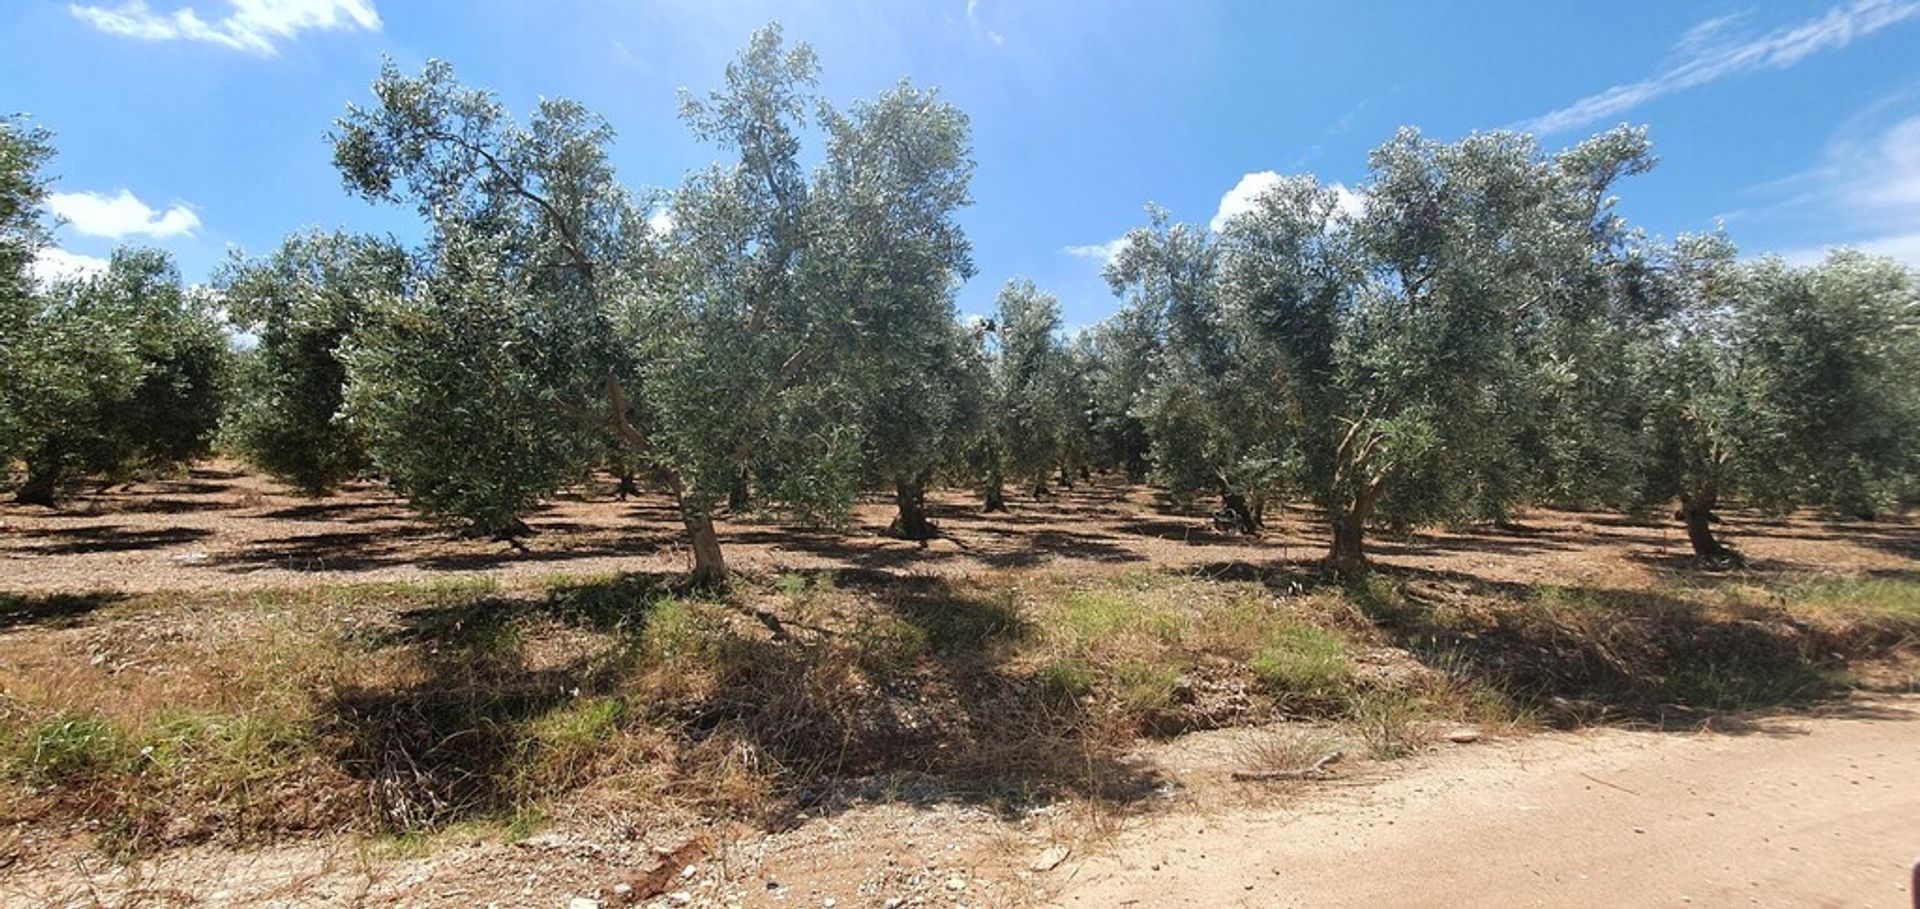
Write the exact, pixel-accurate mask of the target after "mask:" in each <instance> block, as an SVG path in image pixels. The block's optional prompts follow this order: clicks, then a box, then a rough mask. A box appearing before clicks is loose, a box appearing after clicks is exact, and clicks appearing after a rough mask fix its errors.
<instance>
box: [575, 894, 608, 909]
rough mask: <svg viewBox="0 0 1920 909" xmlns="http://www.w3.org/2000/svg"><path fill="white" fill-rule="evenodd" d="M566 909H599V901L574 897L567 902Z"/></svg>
mask: <svg viewBox="0 0 1920 909" xmlns="http://www.w3.org/2000/svg"><path fill="white" fill-rule="evenodd" d="M567 909H600V901H599V900H595V899H588V898H586V897H584V896H576V897H574V898H573V899H571V900H569V901H568V902H567Z"/></svg>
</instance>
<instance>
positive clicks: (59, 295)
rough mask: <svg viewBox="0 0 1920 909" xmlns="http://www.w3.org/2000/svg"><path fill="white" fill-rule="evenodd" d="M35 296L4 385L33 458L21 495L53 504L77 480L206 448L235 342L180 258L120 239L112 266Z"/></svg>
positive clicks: (170, 461)
mask: <svg viewBox="0 0 1920 909" xmlns="http://www.w3.org/2000/svg"><path fill="white" fill-rule="evenodd" d="M30 299H32V300H33V301H34V302H33V305H32V307H31V309H30V311H29V312H28V314H27V315H26V318H25V319H24V320H23V321H22V322H21V323H20V324H19V326H18V327H17V329H15V332H16V333H15V336H14V337H12V338H10V339H9V340H10V341H12V342H14V343H13V344H9V345H8V346H9V347H10V348H15V350H14V352H15V355H18V356H20V357H21V360H20V362H19V363H18V365H17V366H12V365H10V369H9V375H8V376H7V379H6V382H5V388H4V389H3V390H0V393H4V396H5V397H6V398H7V399H8V400H7V404H6V406H5V410H6V411H7V412H8V413H10V414H11V415H12V421H13V425H14V426H15V429H14V430H13V433H14V436H13V439H14V442H13V444H14V445H15V446H17V448H16V451H15V455H16V456H17V457H19V458H20V459H21V460H23V461H25V462H26V466H27V478H26V481H25V482H24V483H23V484H22V485H21V486H20V488H19V489H18V491H17V492H16V494H15V499H16V500H17V501H19V502H21V503H24V504H35V505H46V506H52V505H54V504H56V502H57V500H58V496H59V492H60V490H61V488H62V487H63V485H64V484H66V483H67V482H68V481H71V480H75V479H79V478H81V477H85V476H94V475H97V476H104V477H107V478H109V479H119V478H124V477H127V476H130V475H134V474H137V473H141V472H146V471H159V470H167V469H171V468H174V467H177V466H178V465H180V464H182V463H185V462H186V461H189V460H192V459H194V458H197V457H201V456H204V455H205V454H206V453H207V451H208V449H209V446H210V443H211V440H212V436H213V431H214V429H215V428H216V426H217V425H218V424H219V420H220V412H221V405H222V394H223V392H224V390H225V385H226V380H227V373H228V367H229V362H230V357H231V351H230V350H229V348H228V344H227V338H226V335H225V333H224V332H223V331H222V330H221V327H220V323H219V321H218V319H217V318H216V317H215V315H214V312H213V306H212V303H211V301H210V300H209V299H208V298H207V297H206V296H205V295H202V294H198V293H193V292H190V291H188V290H187V289H186V288H185V287H183V286H182V285H181V282H180V274H179V272H178V270H176V269H175V268H174V265H173V261H172V259H171V258H169V257H168V256H167V255H166V254H165V253H163V252H160V251H158V250H145V249H121V250H118V251H116V252H115V253H114V254H113V258H112V260H111V262H110V264H109V265H108V267H107V270H106V271H105V272H103V273H101V274H99V275H96V276H92V277H89V278H85V279H81V280H70V281H62V282H57V283H56V284H55V285H54V286H52V287H50V288H46V289H45V290H44V291H43V292H40V293H38V294H35V295H33V296H32V297H31V298H30ZM15 344H17V347H15Z"/></svg>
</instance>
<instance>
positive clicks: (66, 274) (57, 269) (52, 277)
mask: <svg viewBox="0 0 1920 909" xmlns="http://www.w3.org/2000/svg"><path fill="white" fill-rule="evenodd" d="M29 270H30V271H31V272H32V274H33V279H34V280H36V281H39V282H40V283H42V284H51V283H53V282H55V281H59V280H63V279H67V278H84V277H87V276H88V275H97V274H99V273H101V272H103V271H106V270H107V260H105V259H102V258H100V257H98V256H83V255H81V254H79V253H71V252H67V251H66V250H64V249H61V248H59V247H57V246H48V247H45V248H43V249H41V250H40V251H39V252H37V253H35V254H34V256H33V265H32V266H31V267H30V269H29Z"/></svg>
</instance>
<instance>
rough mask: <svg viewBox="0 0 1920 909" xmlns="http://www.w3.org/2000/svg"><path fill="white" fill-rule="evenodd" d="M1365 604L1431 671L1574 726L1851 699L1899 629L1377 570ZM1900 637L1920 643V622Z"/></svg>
mask: <svg viewBox="0 0 1920 909" xmlns="http://www.w3.org/2000/svg"><path fill="white" fill-rule="evenodd" d="M1347 595H1348V598H1349V600H1350V601H1351V602H1353V603H1354V605H1355V606H1356V607H1357V608H1358V609H1359V610H1360V611H1361V613H1362V614H1364V615H1366V616H1367V617H1368V618H1370V619H1371V620H1372V621H1373V622H1374V623H1375V625H1376V626H1377V627H1379V628H1380V629H1381V630H1383V631H1384V632H1385V633H1387V634H1388V635H1389V636H1390V637H1391V638H1392V639H1393V641H1394V643H1396V644H1397V645H1398V646H1400V647H1402V648H1404V649H1406V650H1407V651H1409V652H1411V653H1413V654H1414V655H1415V656H1416V657H1418V658H1419V659H1420V660H1421V661H1422V662H1423V663H1425V664H1426V665H1428V666H1429V667H1430V668H1432V669H1434V670H1436V671H1438V672H1441V673H1443V674H1446V675H1448V676H1452V677H1455V678H1458V679H1459V680H1462V681H1467V682H1472V683H1476V684H1481V685H1486V686H1489V687H1491V688H1492V689H1494V690H1496V691H1498V692H1500V693H1501V694H1502V695H1504V696H1505V697H1507V698H1508V699H1510V700H1511V701H1512V702H1514V703H1516V704H1518V705H1521V706H1523V707H1525V708H1527V709H1529V710H1532V711H1534V712H1536V713H1538V714H1539V715H1540V716H1542V717H1544V718H1546V719H1548V720H1549V721H1552V722H1556V723H1563V724H1584V723H1594V722H1626V723H1651V724H1655V725H1667V724H1676V725H1679V726H1682V727H1694V726H1697V725H1699V724H1700V723H1701V722H1703V721H1705V720H1708V719H1709V718H1710V719H1711V720H1712V725H1713V728H1714V729H1716V730H1719V731H1723V732H1738V731H1753V732H1759V731H1764V730H1763V729H1761V728H1759V727H1749V726H1748V725H1747V724H1746V723H1745V722H1744V721H1743V720H1742V719H1741V717H1742V716H1745V715H1749V714H1752V713H1754V712H1756V711H1761V712H1764V711H1771V710H1778V709H1782V708H1790V709H1802V708H1807V707H1810V706H1814V705H1819V704H1823V703H1827V702H1830V701H1832V700H1834V699H1837V698H1841V697H1844V696H1845V695H1846V694H1848V693H1849V691H1850V690H1851V689H1850V687H1849V686H1848V684H1847V682H1846V680H1845V678H1844V675H1843V673H1844V670H1845V669H1846V667H1847V665H1848V664H1849V663H1850V662H1852V661H1854V660H1859V659H1871V658H1875V657H1877V656H1883V655H1885V653H1886V649H1887V644H1888V638H1887V633H1888V632H1887V629H1873V630H1859V629H1851V628H1845V627H1832V628H1829V627H1822V626H1815V625H1810V624H1808V623H1806V622H1803V621H1801V620H1799V619H1797V618H1795V617H1794V616H1792V615H1791V614H1789V613H1788V612H1787V611H1786V610H1785V609H1784V608H1783V607H1781V606H1779V605H1778V604H1749V605H1745V606H1741V607H1738V608H1730V607H1709V606H1707V605H1706V604H1704V603H1702V602H1700V601H1697V600H1694V599H1688V598H1686V597H1683V596H1677V595H1675V594H1672V593H1668V592H1664V591H1653V590H1619V589H1609V588H1603V587H1592V586H1561V587H1530V586H1527V585H1521V584H1511V583H1497V582H1490V581H1486V580H1483V579H1480V578H1477V577H1474V576H1472V575H1467V574H1462V573H1458V572H1442V571H1432V570H1422V569H1412V568H1400V567H1391V568H1389V567H1381V568H1376V569H1375V570H1374V572H1373V573H1372V575H1371V576H1370V577H1368V578H1367V579H1365V580H1364V581H1363V582H1361V583H1356V584H1351V585H1349V586H1348V587H1347ZM1910 625H1911V627H1908V628H1905V629H1903V630H1895V631H1894V632H1893V633H1894V634H1895V635H1896V637H1897V636H1901V635H1904V636H1906V637H1907V638H1908V639H1911V638H1912V636H1914V635H1920V620H1916V621H1914V622H1912V623H1910Z"/></svg>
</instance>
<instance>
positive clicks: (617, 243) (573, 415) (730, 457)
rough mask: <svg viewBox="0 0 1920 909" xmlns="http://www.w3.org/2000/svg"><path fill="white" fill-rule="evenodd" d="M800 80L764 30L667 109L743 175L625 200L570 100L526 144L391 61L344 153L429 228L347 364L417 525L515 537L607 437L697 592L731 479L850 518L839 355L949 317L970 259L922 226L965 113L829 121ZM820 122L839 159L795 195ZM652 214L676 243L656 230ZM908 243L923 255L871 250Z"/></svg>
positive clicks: (856, 448) (937, 212)
mask: <svg viewBox="0 0 1920 909" xmlns="http://www.w3.org/2000/svg"><path fill="white" fill-rule="evenodd" d="M816 72H817V64H816V62H815V59H814V56H813V53H812V51H811V49H809V48H808V47H807V46H806V45H804V44H800V45H795V46H793V47H791V48H789V47H788V46H786V44H785V43H784V41H783V40H782V38H781V34H780V31H779V29H778V27H777V26H775V27H769V28H767V29H763V30H762V31H760V32H758V33H756V34H755V35H754V36H753V38H752V40H751V42H750V43H749V45H748V47H747V49H746V50H745V51H744V52H743V53H742V54H741V55H740V57H739V58H738V59H736V60H735V61H734V62H733V63H731V64H729V66H728V67H727V71H726V76H725V81H724V84H723V85H722V87H721V88H719V89H717V90H715V91H713V92H711V93H709V94H707V95H706V96H704V97H695V96H692V95H687V96H685V97H683V100H682V117H683V119H684V120H685V121H686V123H687V124H688V125H689V126H690V127H691V128H692V130H693V132H694V133H695V134H696V135H697V136H698V137H700V138H701V139H703V140H707V141H710V142H713V143H715V144H716V145H718V146H720V147H721V148H723V149H724V150H726V151H727V152H730V153H732V154H734V155H735V156H736V159H735V160H734V161H733V162H732V163H729V164H716V165H714V166H712V167H709V168H706V169H703V170H700V171H697V172H695V173H693V174H692V175H690V176H689V177H688V178H687V179H686V180H685V181H683V182H682V184H681V185H680V187H679V188H678V189H677V190H675V191H674V192H672V193H671V194H670V196H669V197H668V198H666V199H664V200H661V199H656V198H655V197H653V196H651V195H647V196H640V195H636V194H634V193H631V192H629V191H627V190H626V189H625V188H624V187H622V186H621V184H620V183H619V182H618V181H617V180H616V179H615V177H614V175H613V171H612V167H611V165H610V163H609V160H608V148H609V146H610V143H611V140H612V130H611V129H610V128H609V127H608V126H607V125H606V124H605V123H604V122H603V121H601V120H600V119H599V118H597V117H594V116H593V115H592V114H590V113H589V112H587V111H586V110H585V109H584V108H581V107H580V106H579V105H577V104H573V103H572V102H567V101H557V100H550V101H545V102H543V103H542V104H541V105H540V108H539V109H538V111H537V112H536V113H535V115H534V116H533V117H532V119H531V120H530V122H529V123H528V124H526V125H524V126H523V125H520V124H518V123H516V122H515V121H514V120H513V119H512V118H511V117H509V116H508V115H507V114H506V113H505V112H504V110H503V109H502V108H501V107H500V105H499V103H498V102H497V101H496V100H495V99H494V98H493V97H492V96H491V95H489V94H487V93H485V92H482V91H476V90H472V89H467V88H464V87H462V86H460V85H459V83H458V82H457V81H456V80H455V79H454V77H453V74H452V71H451V69H450V68H448V67H447V66H446V65H445V64H440V63H434V64H430V65H429V66H428V68H427V70H426V71H425V72H424V73H422V74H421V75H420V76H418V77H407V76H404V75H402V74H400V73H399V72H398V71H397V70H395V69H394V68H393V67H392V66H391V65H389V66H388V67H387V69H386V71H385V72H384V73H383V74H382V77H381V79H380V81H379V82H378V83H376V85H375V95H376V97H377V98H378V99H379V104H378V105H377V106H376V107H373V108H370V109H360V108H357V107H356V108H350V109H349V111H348V113H347V116H346V117H345V118H343V119H342V120H341V121H340V122H339V124H338V127H337V129H336V132H335V136H334V147H335V161H336V164H337V165H338V166H339V169H340V170H341V172H342V174H343V176H344V177H345V179H346V182H347V185H348V186H349V187H350V188H351V189H353V190H354V191H356V192H359V193H361V194H362V195H364V196H367V197H369V198H372V199H376V200H387V201H407V202H411V203H412V204H414V205H415V206H416V207H417V208H418V210H419V211H420V213H421V215H422V217H423V218H424V219H425V220H426V222H427V224H428V226H429V228H430V230H431V234H432V240H431V241H430V243H429V247H428V250H427V259H428V261H427V263H426V265H425V266H423V269H424V274H423V276H422V277H421V278H420V281H419V283H420V288H419V289H418V290H416V291H412V292H409V293H408V294H406V295H405V296H404V298H402V299H397V300H395V301H394V302H393V303H392V304H391V307H390V308H391V311H390V312H386V313H383V314H382V316H381V318H380V319H379V320H378V325H379V328H378V330H377V331H375V332H369V333H367V337H366V338H365V340H364V341H357V342H356V343H355V345H354V351H353V353H352V354H351V355H350V357H349V362H350V368H349V374H350V378H349V383H350V386H351V388H352V390H351V391H350V393H349V396H348V397H349V402H350V406H349V412H350V413H353V414H355V415H356V419H359V420H362V421H363V422H364V425H365V426H366V427H367V431H368V439H369V444H370V447H371V449H372V452H373V455H374V460H375V461H376V463H378V464H379V465H380V467H381V468H382V469H383V470H385V471H387V472H388V473H389V474H391V475H392V476H393V477H394V478H395V480H396V482H397V483H398V484H399V485H401V487H402V488H404V489H406V490H408V492H409V494H410V495H411V496H413V497H414V498H415V501H417V502H419V503H420V504H421V505H422V507H423V508H427V509H428V510H431V511H437V512H440V513H443V514H447V515H449V516H455V517H461V518H465V519H467V520H469V521H474V522H479V523H481V524H484V525H489V526H490V528H491V529H494V530H496V531H499V530H513V529H516V528H515V527H514V526H513V525H514V524H515V523H517V520H518V518H517V517H516V516H517V515H519V514H523V513H525V512H526V511H527V510H528V509H529V508H531V507H532V506H533V504H534V503H535V502H537V501H538V500H539V498H540V497H542V496H544V495H545V494H547V492H549V491H550V490H551V489H552V488H553V487H554V486H555V485H557V484H559V483H561V482H563V481H564V480H565V479H566V478H567V477H569V476H576V475H578V474H579V473H580V472H582V471H583V470H584V469H585V468H586V467H587V466H589V465H590V463H591V462H593V461H595V460H596V459H597V460H604V459H605V451H604V445H603V444H594V443H592V442H590V441H589V440H588V439H586V438H585V437H584V436H583V434H584V433H602V434H605V435H606V436H607V437H610V438H612V439H614V440H617V441H618V443H619V444H620V445H621V446H622V447H623V448H624V449H625V451H626V453H628V454H629V455H630V456H631V457H632V459H633V460H634V461H635V462H637V463H639V464H640V465H641V467H642V469H643V470H644V471H645V472H646V473H647V474H648V475H649V476H651V477H652V478H654V479H655V480H657V481H658V482H660V483H661V484H662V485H664V486H666V487H667V488H668V489H670V490H671V491H672V492H673V493H674V495H675V496H676V498H677V501H678V503H679V507H680V512H681V516H682V520H683V523H684V524H685V526H686V529H687V533H688V542H689V544H690V549H691V551H692V554H693V580H694V581H696V582H703V583H704V582H717V581H720V580H721V579H723V578H724V577H725V573H726V563H725V559H724V557H723V555H722V553H721V550H720V545H719V537H718V535H717V532H716V530H715V526H714V519H715V518H716V516H718V515H719V514H720V513H721V511H722V509H723V507H724V506H725V504H726V502H727V501H728V498H729V493H730V492H732V491H734V490H735V489H736V488H737V487H738V486H739V485H740V481H741V479H742V477H743V476H745V475H747V474H748V473H749V472H751V475H752V477H753V479H754V481H755V483H756V487H757V488H756V490H755V495H756V497H758V498H760V499H761V500H763V501H766V502H768V503H769V504H774V505H778V506H780V507H783V508H786V509H789V510H791V511H792V512H794V513H797V514H800V515H803V516H807V517H813V518H817V519H823V520H833V519H835V518H838V517H840V516H843V515H844V513H845V512H846V510H847V508H848V507H849V505H850V504H851V501H852V497H853V494H854V492H855V491H856V489H857V487H858V482H859V476H860V469H861V467H862V444H861V443H862V432H861V430H862V426H863V416H864V415H865V410H864V405H865V403H866V402H865V401H864V399H863V398H862V396H861V393H862V391H863V390H864V389H866V388H867V387H868V383H867V382H866V381H865V376H866V375H868V372H865V371H863V369H865V368H867V367H869V366H870V361H869V360H868V358H866V357H863V356H857V355H855V354H858V353H859V352H861V351H872V350H875V349H878V348H879V347H881V346H883V345H879V344H877V343H876V342H875V341H874V340H873V339H872V338H871V337H869V336H868V335H870V334H871V333H872V331H873V330H872V328H871V326H875V325H879V324H882V323H884V322H885V321H886V318H888V317H890V316H886V315H885V314H888V313H892V312H905V311H908V310H912V309H914V308H915V307H922V308H924V307H936V308H937V307H938V306H939V305H941V303H940V302H929V300H928V299H927V298H926V297H925V296H924V293H925V292H926V290H927V289H928V288H932V287H936V286H937V287H939V288H940V291H941V293H940V296H939V301H944V282H945V281H947V280H949V279H950V277H951V274H950V273H951V272H954V271H959V270H962V269H960V268H959V267H958V266H959V265H960V264H963V263H964V251H965V247H964V244H963V243H961V242H959V241H958V233H957V230H952V231H950V236H935V235H934V234H935V233H938V232H940V231H947V230H948V229H949V225H948V224H947V222H946V220H945V219H946V216H947V212H948V211H950V210H951V208H952V207H953V206H954V205H957V204H959V202H960V201H964V195H965V180H964V177H965V173H966V169H967V167H966V166H964V147H965V143H964V121H961V120H958V119H957V118H955V117H954V116H953V115H952V112H951V111H950V110H949V109H947V108H945V107H944V106H943V105H938V104H932V103H931V97H930V96H928V95H925V94H921V93H916V92H914V91H913V90H911V89H910V88H902V89H901V90H899V91H898V92H897V93H896V94H894V95H892V96H883V97H882V98H881V99H880V100H878V101H875V102H873V103H872V104H871V105H868V106H866V107H863V108H860V109H858V110H856V111H855V112H854V113H853V114H852V115H850V116H845V117H842V116H840V115H838V114H833V113H832V112H831V111H830V110H826V109H825V108H824V107H823V106H822V105H819V104H817V102H816V99H815V98H814V97H813V95H812V87H813V85H814V82H815V78H816ZM814 113H824V116H823V117H822V120H823V121H824V125H825V126H826V127H827V132H828V133H829V135H830V139H831V142H830V146H829V155H828V159H829V160H828V164H827V165H826V166H824V167H823V169H822V170H821V171H820V172H819V173H817V174H816V175H815V176H814V178H812V179H810V178H809V175H808V173H807V171H806V169H805V168H803V167H802V165H801V163H800V154H801V151H802V137H803V135H804V134H805V130H806V127H807V125H808V123H809V122H810V115H811V114H814ZM900 142H907V143H909V144H907V145H898V144H896V143H900ZM934 153H938V155H936V157H935V158H932V159H921V158H919V157H917V156H918V155H921V154H934ZM941 155H943V156H945V157H939V156H941ZM923 184H924V185H923ZM655 204H664V205H665V206H666V207H667V210H668V211H669V212H670V213H671V221H672V228H671V229H670V230H667V231H664V232H660V231H655V230H653V229H652V228H650V227H649V226H648V218H647V217H646V215H647V213H648V211H649V209H650V208H651V207H652V206H653V205H655ZM862 206H865V207H867V208H868V209H870V210H878V209H879V208H884V209H886V210H887V213H888V214H889V216H890V217H895V218H896V220H895V221H893V222H892V224H893V227H894V228H895V229H903V230H906V231H908V232H917V233H916V234H915V236H914V237H912V238H899V237H893V238H881V237H876V236H856V235H855V234H854V233H852V232H851V230H850V229H849V227H848V225H847V224H846V223H845V219H846V218H847V216H848V213H850V212H858V211H859V210H860V208H861V207H862ZM876 206H877V207H878V208H876ZM836 207H839V208H841V209H843V211H841V213H840V214H836V213H835V210H836ZM853 226H855V227H858V228H859V229H860V230H862V231H866V230H869V229H872V227H873V226H870V225H866V224H857V225H853ZM908 239H910V240H911V241H912V243H915V244H919V245H916V246H912V249H911V251H912V252H914V254H915V255H924V258H923V259H922V260H920V261H917V262H912V263H890V262H887V261H884V258H881V259H876V258H873V257H886V256H891V255H895V254H899V253H901V252H903V251H905V250H907V249H908V247H907V246H903V245H901V243H902V242H903V241H904V240H908ZM883 241H884V242H883ZM846 254H853V255H856V256H857V257H858V258H857V260H856V261H855V262H851V263H838V262H835V261H834V259H835V257H837V256H842V255H846ZM816 258H817V259H819V260H821V261H818V262H816V261H815V259H816ZM889 269H897V270H896V271H894V272H893V273H892V274H888V270H889ZM403 405H404V406H403Z"/></svg>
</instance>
